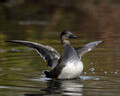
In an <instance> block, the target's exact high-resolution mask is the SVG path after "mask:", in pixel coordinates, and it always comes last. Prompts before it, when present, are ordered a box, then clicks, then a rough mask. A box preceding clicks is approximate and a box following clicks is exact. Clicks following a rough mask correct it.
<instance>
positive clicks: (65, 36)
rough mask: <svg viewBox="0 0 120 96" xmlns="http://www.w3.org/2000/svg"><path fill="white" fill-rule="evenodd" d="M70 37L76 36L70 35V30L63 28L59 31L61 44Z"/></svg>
mask: <svg viewBox="0 0 120 96" xmlns="http://www.w3.org/2000/svg"><path fill="white" fill-rule="evenodd" d="M70 38H76V36H74V35H72V33H71V32H70V31H67V30H64V31H63V32H62V33H61V36H60V39H61V42H62V44H64V43H69V39H70Z"/></svg>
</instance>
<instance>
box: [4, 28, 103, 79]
mask: <svg viewBox="0 0 120 96" xmlns="http://www.w3.org/2000/svg"><path fill="white" fill-rule="evenodd" d="M72 38H77V36H74V35H73V34H72V32H71V31H68V30H64V31H63V32H62V33H61V35H60V40H61V44H62V46H63V53H62V55H61V56H60V54H59V53H58V52H57V51H56V50H55V49H54V48H53V47H51V46H48V45H43V44H39V43H35V42H30V41H23V40H7V41H6V42H12V43H19V44H22V45H25V46H28V47H30V48H33V49H35V50H36V51H37V52H38V54H40V56H41V57H42V58H43V59H44V61H45V62H47V66H48V67H50V68H51V70H50V71H44V73H45V75H46V77H47V78H52V80H56V79H74V78H78V77H79V76H80V75H81V73H82V71H83V68H84V65H83V62H82V61H81V57H82V56H83V55H84V54H85V53H87V52H89V51H91V50H93V49H94V48H95V47H96V46H97V45H98V44H99V43H102V42H103V41H93V42H90V43H88V44H86V45H84V46H82V47H78V48H73V47H72V46H71V44H70V41H69V39H72Z"/></svg>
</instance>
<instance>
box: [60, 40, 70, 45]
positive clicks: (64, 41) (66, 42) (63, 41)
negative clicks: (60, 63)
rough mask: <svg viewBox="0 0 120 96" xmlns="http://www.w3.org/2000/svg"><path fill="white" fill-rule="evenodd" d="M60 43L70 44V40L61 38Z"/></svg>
mask: <svg viewBox="0 0 120 96" xmlns="http://www.w3.org/2000/svg"><path fill="white" fill-rule="evenodd" d="M61 43H62V44H63V45H65V44H70V41H69V40H61Z"/></svg>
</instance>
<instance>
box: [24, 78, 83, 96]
mask: <svg viewBox="0 0 120 96" xmlns="http://www.w3.org/2000/svg"><path fill="white" fill-rule="evenodd" d="M80 82H81V80H76V79H73V80H57V81H55V82H54V81H52V80H48V81H47V82H46V83H47V87H46V88H44V89H41V90H40V92H41V93H43V94H25V95H24V96H48V95H55V96H57V95H59V94H61V95H62V96H83V84H81V83H80ZM44 92H45V93H44ZM59 96H60V95H59Z"/></svg>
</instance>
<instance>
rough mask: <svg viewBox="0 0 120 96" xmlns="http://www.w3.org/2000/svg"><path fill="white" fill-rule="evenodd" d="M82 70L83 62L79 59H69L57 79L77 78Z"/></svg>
mask: <svg viewBox="0 0 120 96" xmlns="http://www.w3.org/2000/svg"><path fill="white" fill-rule="evenodd" d="M82 71H83V63H82V62H81V61H80V60H79V61H74V62H73V61H72V62H71V61H69V62H67V64H66V66H65V67H64V68H63V69H62V71H61V73H60V75H59V76H58V78H59V79H71V78H77V77H78V76H79V75H80V74H81V73H82Z"/></svg>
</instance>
